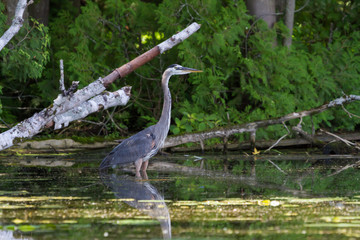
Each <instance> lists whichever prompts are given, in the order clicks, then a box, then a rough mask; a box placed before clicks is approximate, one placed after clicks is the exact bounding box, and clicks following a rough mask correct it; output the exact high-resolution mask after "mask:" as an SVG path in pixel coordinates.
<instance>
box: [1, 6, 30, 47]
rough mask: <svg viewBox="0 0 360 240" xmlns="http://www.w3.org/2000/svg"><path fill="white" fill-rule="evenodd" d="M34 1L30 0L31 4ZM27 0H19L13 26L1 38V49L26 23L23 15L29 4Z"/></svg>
mask: <svg viewBox="0 0 360 240" xmlns="http://www.w3.org/2000/svg"><path fill="white" fill-rule="evenodd" d="M31 3H32V1H30V2H29V4H31ZM29 4H28V3H27V1H26V0H19V1H18V4H17V6H16V9H15V15H14V19H13V21H12V24H11V26H10V27H9V29H8V30H6V32H5V33H4V34H3V35H2V36H1V38H0V51H1V50H2V49H3V48H4V47H5V46H6V44H8V43H9V42H10V40H11V39H12V38H13V37H14V36H15V35H16V34H17V33H18V32H19V30H20V28H21V27H22V25H23V23H24V19H23V15H24V11H25V9H26V7H27V6H28V5H29Z"/></svg>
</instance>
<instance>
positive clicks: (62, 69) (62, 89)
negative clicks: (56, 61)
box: [59, 59, 65, 95]
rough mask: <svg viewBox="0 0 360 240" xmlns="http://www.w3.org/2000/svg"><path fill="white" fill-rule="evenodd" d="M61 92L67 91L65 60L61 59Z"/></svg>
mask: <svg viewBox="0 0 360 240" xmlns="http://www.w3.org/2000/svg"><path fill="white" fill-rule="evenodd" d="M59 85H60V86H59V88H60V92H62V93H63V95H64V93H65V83H64V61H63V60H62V59H60V81H59Z"/></svg>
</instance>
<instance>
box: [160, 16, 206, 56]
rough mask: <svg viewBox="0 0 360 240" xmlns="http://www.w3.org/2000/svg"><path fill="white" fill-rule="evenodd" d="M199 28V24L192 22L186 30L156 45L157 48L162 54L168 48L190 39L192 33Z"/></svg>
mask: <svg viewBox="0 0 360 240" xmlns="http://www.w3.org/2000/svg"><path fill="white" fill-rule="evenodd" d="M200 27H201V25H200V24H198V23H196V22H194V23H192V24H191V25H189V26H188V27H187V28H185V29H184V30H182V31H181V32H179V33H177V34H175V35H173V36H172V37H171V38H169V39H167V40H166V41H164V42H162V43H160V44H159V45H158V47H159V49H160V53H163V52H165V51H167V50H169V49H170V48H172V47H174V46H175V45H177V44H179V43H181V42H182V41H184V40H185V39H187V38H188V37H190V36H191V35H192V34H193V33H195V32H196V31H197V30H199V29H200Z"/></svg>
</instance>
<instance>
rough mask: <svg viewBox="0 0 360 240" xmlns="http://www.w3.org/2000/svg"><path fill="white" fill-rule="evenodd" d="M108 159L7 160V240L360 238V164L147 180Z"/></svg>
mask: <svg viewBox="0 0 360 240" xmlns="http://www.w3.org/2000/svg"><path fill="white" fill-rule="evenodd" d="M105 155H106V152H105V151H100V152H99V151H97V152H93V151H92V152H82V153H77V154H66V155H45V154H42V155H32V156H26V155H20V156H0V164H1V165H0V239H51V240H54V239H170V238H172V239H324V238H326V239H358V238H360V182H359V180H360V171H359V169H358V168H359V166H360V164H359V163H360V159H358V158H357V157H354V156H341V157H337V158H334V157H333V156H311V155H310V156H309V155H277V156H262V155H257V156H256V157H249V156H245V155H244V154H242V153H231V154H228V155H227V156H223V155H220V154H215V155H210V154H198V155H194V154H192V155H184V154H176V155H169V156H157V157H155V158H153V159H152V165H151V166H149V170H148V172H147V173H148V180H146V179H135V178H134V174H133V172H132V169H131V168H130V169H125V170H117V171H111V172H108V173H103V174H99V172H98V170H97V167H98V165H99V163H100V162H101V159H102V158H103V157H104V156H105Z"/></svg>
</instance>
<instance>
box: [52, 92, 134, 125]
mask: <svg viewBox="0 0 360 240" xmlns="http://www.w3.org/2000/svg"><path fill="white" fill-rule="evenodd" d="M130 91H131V87H129V86H126V87H123V88H121V89H120V90H118V91H115V92H103V93H102V94H99V95H97V96H95V97H93V98H91V99H89V100H87V101H86V102H83V103H82V104H81V105H80V106H78V107H76V108H73V109H71V110H69V111H67V112H65V113H62V114H58V115H56V116H55V118H54V122H55V128H54V129H61V128H64V127H67V126H68V125H69V123H70V122H72V121H75V120H78V119H83V118H85V117H86V116H88V115H90V114H91V113H94V112H97V111H99V110H101V109H108V108H110V107H114V106H120V105H121V106H123V105H126V103H127V102H128V101H129V99H130ZM123 92H125V94H123Z"/></svg>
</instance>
